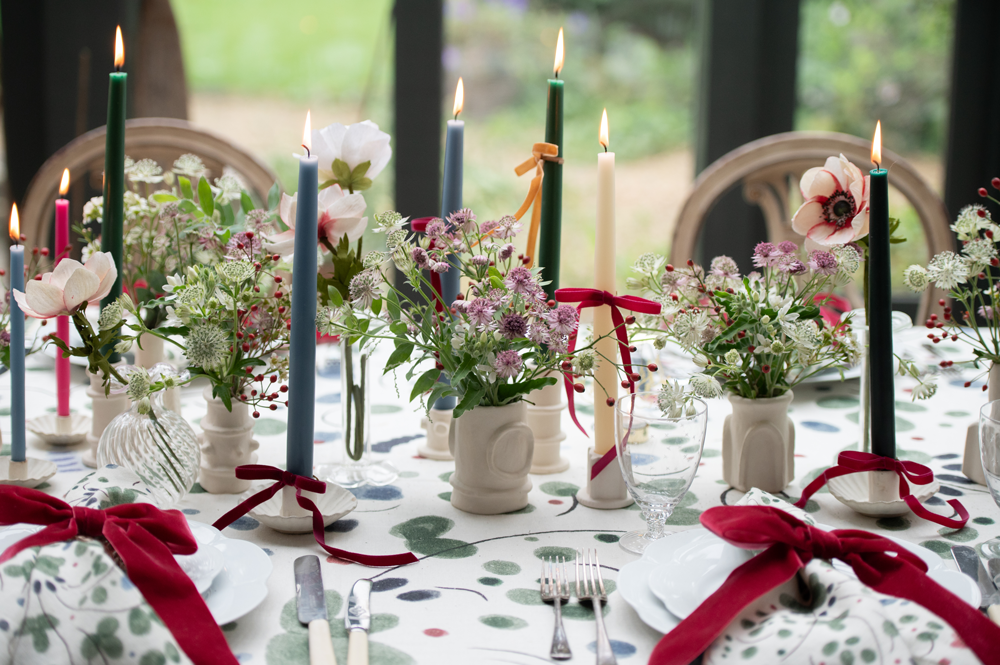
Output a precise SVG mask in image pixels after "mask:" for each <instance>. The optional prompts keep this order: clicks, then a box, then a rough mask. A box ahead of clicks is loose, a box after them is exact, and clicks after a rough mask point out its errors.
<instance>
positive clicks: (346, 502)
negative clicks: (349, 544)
mask: <svg viewBox="0 0 1000 665" xmlns="http://www.w3.org/2000/svg"><path fill="white" fill-rule="evenodd" d="M302 496H304V497H307V498H308V499H309V500H310V501H312V502H313V503H315V504H316V508H317V509H319V512H320V515H322V517H323V526H324V527H327V526H330V525H331V524H333V523H334V522H335V521H337V520H339V519H340V518H341V517H343V516H344V515H346V514H347V513H349V512H351V511H352V510H354V509H355V508H356V507H357V505H358V500H357V498H356V497H355V496H354V495H353V494H351V493H350V492H348V491H347V490H345V489H344V488H343V487H341V486H340V485H334V484H333V483H327V484H326V491H325V492H324V493H323V494H317V493H315V492H309V491H303V492H302ZM244 498H245V497H244ZM250 516H251V517H253V518H254V519H256V520H259V521H260V523H261V524H263V525H264V526H266V527H269V528H271V529H274V530H275V531H279V532H281V533H312V530H313V523H312V513H310V512H309V511H308V510H306V509H305V508H303V507H302V506H300V505H299V504H298V501H297V500H296V498H295V488H294V487H288V486H285V487H282V488H281V492H280V493H278V494H276V495H275V496H272V497H271V498H270V499H268V500H267V501H265V502H264V503H262V504H260V505H259V506H256V507H255V508H253V509H251V510H250Z"/></svg>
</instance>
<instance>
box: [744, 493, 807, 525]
mask: <svg viewBox="0 0 1000 665" xmlns="http://www.w3.org/2000/svg"><path fill="white" fill-rule="evenodd" d="M736 505H737V506H771V507H772V508H777V509H778V510H783V511H785V512H786V513H788V514H789V515H791V516H792V517H794V518H796V519H798V520H799V521H801V522H805V523H806V524H808V525H809V526H816V520H814V519H813V518H812V515H810V514H809V513H807V512H806V511H804V510H803V509H802V508H799V507H798V506H796V505H794V504H791V503H788V502H787V501H785V500H784V499H782V498H781V497H780V496H775V495H773V494H771V493H770V492H765V491H764V490H762V489H759V488H757V487H751V488H750V491H749V492H747V493H746V494H744V495H743V498H742V499H740V500H739V501H737V502H736Z"/></svg>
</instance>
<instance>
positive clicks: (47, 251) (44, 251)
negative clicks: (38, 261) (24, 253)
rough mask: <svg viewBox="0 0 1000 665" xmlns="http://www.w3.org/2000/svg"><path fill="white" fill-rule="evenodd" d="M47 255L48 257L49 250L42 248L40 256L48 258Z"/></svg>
mask: <svg viewBox="0 0 1000 665" xmlns="http://www.w3.org/2000/svg"><path fill="white" fill-rule="evenodd" d="M48 255H49V248H48V247H42V256H48Z"/></svg>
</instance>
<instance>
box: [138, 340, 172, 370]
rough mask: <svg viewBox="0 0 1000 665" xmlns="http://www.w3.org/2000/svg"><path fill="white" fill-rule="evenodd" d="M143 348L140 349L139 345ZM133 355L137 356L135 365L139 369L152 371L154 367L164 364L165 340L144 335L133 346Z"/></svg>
mask: <svg viewBox="0 0 1000 665" xmlns="http://www.w3.org/2000/svg"><path fill="white" fill-rule="evenodd" d="M140 342H141V343H142V348H141V349H140V348H139V343H140ZM132 353H133V354H135V364H136V365H138V366H139V367H144V368H146V369H152V367H153V365H155V364H157V363H161V362H163V358H164V357H165V354H164V352H163V339H162V338H160V337H157V336H156V335H147V334H145V333H144V334H142V335H140V336H139V339H138V340H136V343H135V344H133V345H132Z"/></svg>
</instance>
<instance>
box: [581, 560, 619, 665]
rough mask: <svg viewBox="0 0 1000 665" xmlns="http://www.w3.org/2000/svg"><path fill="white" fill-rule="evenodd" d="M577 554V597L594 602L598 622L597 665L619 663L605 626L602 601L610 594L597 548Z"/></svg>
mask: <svg viewBox="0 0 1000 665" xmlns="http://www.w3.org/2000/svg"><path fill="white" fill-rule="evenodd" d="M576 554H577V556H576V597H577V598H579V599H580V600H590V601H591V602H592V603H593V604H594V620H595V621H596V622H597V665H618V661H617V660H616V659H615V652H614V651H612V650H611V641H610V640H608V631H607V630H605V628H604V611H603V608H602V607H601V603H606V602H607V601H608V594H607V592H606V591H605V590H604V578H603V577H602V576H601V563H600V561H598V560H597V550H577V551H576ZM591 559H593V561H591ZM581 566H582V567H583V584H582V585H581V583H580V581H581V578H580V567H581Z"/></svg>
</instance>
